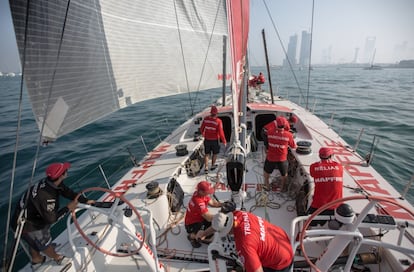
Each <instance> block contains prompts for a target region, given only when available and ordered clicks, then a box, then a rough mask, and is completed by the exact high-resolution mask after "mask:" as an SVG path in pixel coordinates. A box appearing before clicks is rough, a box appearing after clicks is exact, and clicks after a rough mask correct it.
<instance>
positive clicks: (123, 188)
mask: <svg viewBox="0 0 414 272" xmlns="http://www.w3.org/2000/svg"><path fill="white" fill-rule="evenodd" d="M136 181H137V180H136V179H127V180H123V181H122V182H121V184H120V185H118V186H116V187H115V188H114V189H112V191H114V192H117V193H119V192H122V194H123V193H125V192H126V191H128V189H129V186H130V185H131V184H134V183H135V182H136ZM114 199H115V198H114V197H113V195H107V196H106V197H105V198H104V200H103V201H114Z"/></svg>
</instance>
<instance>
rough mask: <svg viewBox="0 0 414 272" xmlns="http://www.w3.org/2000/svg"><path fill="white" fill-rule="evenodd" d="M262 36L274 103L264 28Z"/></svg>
mask: <svg viewBox="0 0 414 272" xmlns="http://www.w3.org/2000/svg"><path fill="white" fill-rule="evenodd" d="M262 37H263V46H264V51H265V57H266V68H267V77H268V80H269V90H270V97H271V98H272V104H274V103H275V101H274V99H273V89H272V80H271V76H270V66H269V57H268V55H267V45H266V34H265V31H264V29H262Z"/></svg>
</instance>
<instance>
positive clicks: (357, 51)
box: [352, 47, 359, 63]
mask: <svg viewBox="0 0 414 272" xmlns="http://www.w3.org/2000/svg"><path fill="white" fill-rule="evenodd" d="M358 53H359V47H357V48H355V54H354V59H353V60H352V63H358V62H359V61H358Z"/></svg>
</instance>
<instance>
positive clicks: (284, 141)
mask: <svg viewBox="0 0 414 272" xmlns="http://www.w3.org/2000/svg"><path fill="white" fill-rule="evenodd" d="M272 122H273V121H272ZM286 122H287V120H286V118H285V117H282V116H278V117H277V118H276V126H275V127H273V126H269V127H271V128H270V129H269V130H268V131H267V135H265V137H266V138H267V140H265V145H266V143H267V146H266V149H267V155H266V161H265V164H264V171H263V177H264V183H265V184H264V186H265V189H267V190H269V189H270V186H269V177H270V174H272V172H273V170H274V169H276V168H277V169H279V171H280V175H281V176H282V180H281V184H280V188H281V189H282V190H284V189H285V184H286V181H287V174H288V160H287V154H288V147H290V148H296V143H295V141H294V140H293V135H292V133H290V132H289V131H286V130H285V129H284V127H285V124H286ZM266 126H268V125H266Z"/></svg>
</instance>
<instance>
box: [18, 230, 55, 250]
mask: <svg viewBox="0 0 414 272" xmlns="http://www.w3.org/2000/svg"><path fill="white" fill-rule="evenodd" d="M22 239H23V240H24V241H25V242H26V243H28V244H29V246H30V247H31V248H33V249H34V250H36V251H39V252H40V251H44V250H45V249H46V248H47V247H48V246H49V245H50V243H51V242H52V236H51V235H50V230H49V226H47V227H45V228H44V229H41V230H35V231H31V232H26V233H23V234H22Z"/></svg>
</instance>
